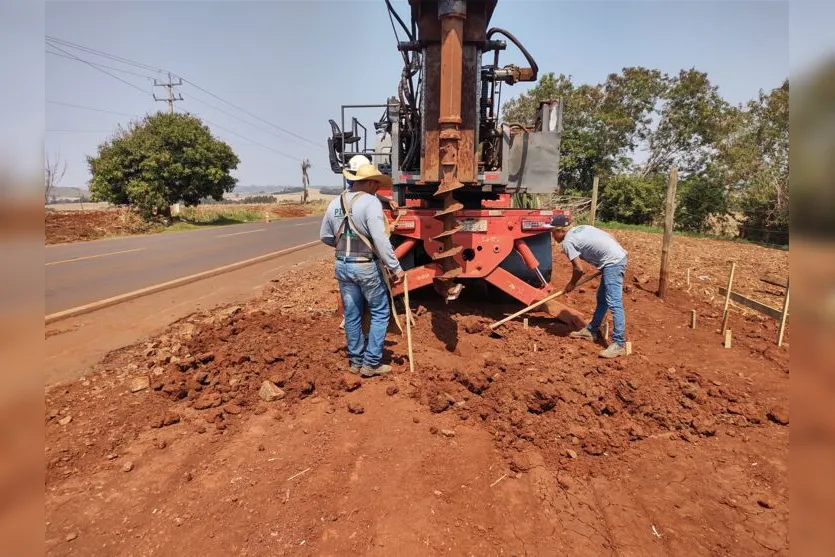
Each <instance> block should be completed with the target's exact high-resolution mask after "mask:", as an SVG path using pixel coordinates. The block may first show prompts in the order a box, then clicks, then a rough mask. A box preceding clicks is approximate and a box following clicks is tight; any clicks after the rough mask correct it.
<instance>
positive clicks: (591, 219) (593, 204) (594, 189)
mask: <svg viewBox="0 0 835 557" xmlns="http://www.w3.org/2000/svg"><path fill="white" fill-rule="evenodd" d="M599 182H600V178H598V177H597V176H595V177H594V181H593V182H592V185H591V212H590V214H589V224H591V225H592V226H594V221H595V220H596V219H597V186H598V183H599Z"/></svg>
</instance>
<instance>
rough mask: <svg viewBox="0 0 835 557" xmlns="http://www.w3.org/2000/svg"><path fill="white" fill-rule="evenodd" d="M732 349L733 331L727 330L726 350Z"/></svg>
mask: <svg viewBox="0 0 835 557" xmlns="http://www.w3.org/2000/svg"><path fill="white" fill-rule="evenodd" d="M730 347H731V330H730V329H727V330H726V331H725V348H730Z"/></svg>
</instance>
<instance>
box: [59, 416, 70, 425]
mask: <svg viewBox="0 0 835 557" xmlns="http://www.w3.org/2000/svg"><path fill="white" fill-rule="evenodd" d="M71 421H72V416H64V417H63V418H61V419H60V420H58V423H59V424H61V425H68V424H69V423H70V422H71Z"/></svg>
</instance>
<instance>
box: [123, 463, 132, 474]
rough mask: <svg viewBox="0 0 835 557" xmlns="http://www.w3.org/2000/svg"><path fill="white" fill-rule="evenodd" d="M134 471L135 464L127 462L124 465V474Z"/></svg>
mask: <svg viewBox="0 0 835 557" xmlns="http://www.w3.org/2000/svg"><path fill="white" fill-rule="evenodd" d="M131 470H133V462H131V461H127V462H125V463H124V464H123V465H122V472H130V471H131Z"/></svg>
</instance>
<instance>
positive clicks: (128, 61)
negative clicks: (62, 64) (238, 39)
mask: <svg viewBox="0 0 835 557" xmlns="http://www.w3.org/2000/svg"><path fill="white" fill-rule="evenodd" d="M47 40H48V41H53V42H57V43H59V44H62V45H64V46H67V47H69V48H77V49H79V50H83V51H85V52H87V53H89V54H94V55H96V56H102V57H104V58H109V59H111V60H115V61H118V62H121V63H123V64H128V65H131V66H135V67H138V68H142V69H146V70H153V71H156V72H159V73H163V72H165V70H163V69H161V68H156V67H154V66H150V65H148V64H143V63H142V62H137V61H136V60H131V59H129V58H124V57H121V56H116V55H114V54H109V53H107V52H104V51H101V50H96V49H94V48H89V47H85V46H82V45H79V44H76V43H72V42H70V41H65V40H63V39H58V38H56V37H50V36H47ZM52 46H54V45H52ZM171 74H172V75H173V76H174V77H176V78H178V79H181V80H182V81H184V82H185V83H188V84H189V85H191V86H192V87H194V88H195V89H198V90H200V91H202V92H203V93H205V94H207V95H209V96H210V97H212V98H215V99H217V100H219V101H221V102H223V103H225V104H227V105H229V106H231V107H232V108H234V109H235V110H239V111H240V112H243V113H244V114H246V115H247V116H250V117H251V118H254V119H256V120H258V121H259V122H262V123H264V124H266V125H268V126H270V127H272V128H275V129H277V130H279V131H281V132H283V133H286V134H287V135H290V136H293V137H295V138H296V139H299V140H301V141H305V142H307V143H309V144H311V145H314V146H316V147H322V145H320V144H319V143H317V142H315V141H312V140H310V139H308V138H306V137H303V136H301V135H299V134H297V133H295V132H292V131H290V130H288V129H286V128H283V127H281V126H279V125H278V124H274V123H272V122H270V121H269V120H266V119H264V118H261V117H260V116H258V115H256V114H253V113H252V112H249V111H248V110H246V109H244V108H241V107H240V106H238V105H236V104H234V103H232V102H230V101H227V100H226V99H224V98H223V97H220V96H219V95H216V94H214V93H212V92H211V91H209V90H207V89H205V88H203V87H201V86H200V85H198V84H197V83H195V82H193V81H191V80H189V79H186V78H185V77H183V76H181V75H178V74H176V73H174V72H171Z"/></svg>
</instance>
